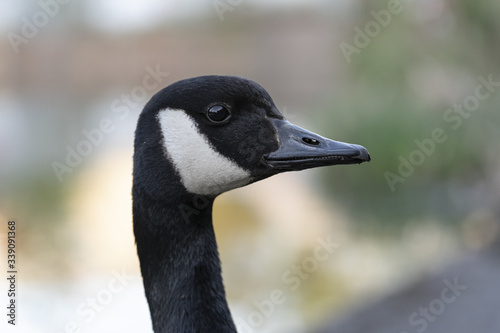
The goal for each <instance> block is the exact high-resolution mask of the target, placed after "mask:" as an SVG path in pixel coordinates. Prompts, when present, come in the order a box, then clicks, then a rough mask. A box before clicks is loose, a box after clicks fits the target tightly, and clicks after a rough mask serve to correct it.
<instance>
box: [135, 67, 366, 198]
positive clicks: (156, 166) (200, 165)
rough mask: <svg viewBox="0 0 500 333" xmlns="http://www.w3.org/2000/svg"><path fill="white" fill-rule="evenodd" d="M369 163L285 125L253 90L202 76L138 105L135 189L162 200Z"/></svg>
mask: <svg viewBox="0 0 500 333" xmlns="http://www.w3.org/2000/svg"><path fill="white" fill-rule="evenodd" d="M369 160H370V155H369V154H368V151H367V150H366V149H365V148H364V147H362V146H359V145H355V144H348V143H343V142H339V141H334V140H331V139H327V138H325V137H322V136H320V135H318V134H315V133H313V132H310V131H308V130H305V129H303V128H301V127H299V126H296V125H294V124H292V123H290V122H289V121H287V120H286V119H285V117H284V116H283V115H282V114H281V113H280V112H279V110H278V108H277V107H276V106H275V104H274V102H273V100H272V98H271V96H270V95H269V94H268V93H267V92H266V91H265V90H264V88H262V87H261V86H260V85H259V84H257V83H255V82H253V81H251V80H248V79H245V78H241V77H234V76H215V75H214V76H201V77H195V78H190V79H185V80H182V81H178V82H176V83H174V84H172V85H170V86H168V87H166V88H164V89H163V90H161V91H159V92H158V93H157V94H156V95H155V96H153V98H152V99H151V100H150V101H149V102H148V103H147V105H146V106H145V108H144V111H143V112H142V114H141V116H140V118H139V122H138V126H137V130H136V141H135V156H134V186H138V187H144V186H142V185H141V184H147V185H148V186H147V187H144V188H143V189H144V190H145V191H146V192H148V193H149V194H150V195H151V196H152V197H155V198H164V199H166V200H169V199H170V200H172V199H174V198H173V196H175V197H176V198H181V197H183V196H185V195H203V196H207V197H215V196H217V195H218V194H220V193H222V192H225V191H228V190H231V189H234V188H237V187H241V186H244V185H247V184H250V183H252V182H255V181H258V180H261V179H264V178H267V177H269V176H272V175H275V174H278V173H282V172H286V171H295V170H303V169H308V168H314V167H320V166H329V165H336V164H353V163H362V162H367V161H369ZM144 171H147V172H144ZM166 189H169V190H168V191H167V190H166Z"/></svg>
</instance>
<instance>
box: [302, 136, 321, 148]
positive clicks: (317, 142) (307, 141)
mask: <svg viewBox="0 0 500 333" xmlns="http://www.w3.org/2000/svg"><path fill="white" fill-rule="evenodd" d="M302 141H304V142H305V143H307V144H310V145H314V146H317V145H319V141H318V140H316V139H311V138H307V137H305V138H302Z"/></svg>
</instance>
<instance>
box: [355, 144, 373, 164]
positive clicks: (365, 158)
mask: <svg viewBox="0 0 500 333" xmlns="http://www.w3.org/2000/svg"><path fill="white" fill-rule="evenodd" d="M352 146H353V147H355V148H356V149H357V150H358V152H359V154H358V156H357V158H358V159H359V160H360V162H359V164H361V163H363V162H370V161H371V159H372V158H371V157H370V153H369V152H368V150H367V149H366V148H365V147H363V146H360V145H354V144H353V145H352Z"/></svg>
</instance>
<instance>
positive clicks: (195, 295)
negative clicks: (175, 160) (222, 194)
mask: <svg viewBox="0 0 500 333" xmlns="http://www.w3.org/2000/svg"><path fill="white" fill-rule="evenodd" d="M133 198H134V203H133V214H134V233H135V237H136V242H137V251H138V254H139V259H140V264H141V271H142V276H143V280H144V287H145V290H146V297H147V300H148V303H149V308H150V311H151V319H152V321H153V329H154V332H155V333H160V332H161V333H164V332H175V333H182V332H186V333H187V332H189V333H194V332H199V333H201V332H218V333H224V332H233V333H234V332H236V329H235V326H234V323H233V321H232V318H231V314H230V312H229V308H228V305H227V302H226V296H225V292H224V286H223V283H222V276H221V267H220V260H219V254H218V251H217V243H216V240H215V234H214V229H213V225H212V205H213V199H207V198H200V200H201V201H200V202H198V203H197V202H196V201H194V200H195V199H196V198H189V197H186V198H185V199H187V200H183V201H178V202H176V203H172V202H170V203H166V202H164V201H163V202H162V201H159V200H157V199H152V198H151V197H149V196H148V195H147V194H145V192H143V191H141V190H140V189H137V188H136V187H134V189H133Z"/></svg>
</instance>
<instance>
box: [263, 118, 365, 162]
mask: <svg viewBox="0 0 500 333" xmlns="http://www.w3.org/2000/svg"><path fill="white" fill-rule="evenodd" d="M271 121H272V123H273V125H274V126H275V127H276V132H277V136H278V141H279V145H280V146H279V148H278V149H277V150H275V151H273V152H272V153H269V154H266V155H264V157H263V162H264V164H266V165H268V166H269V167H271V168H273V169H276V170H283V171H294V170H303V169H309V168H315V167H320V166H328V165H336V164H355V163H363V162H369V161H370V154H369V153H368V150H366V148H365V147H362V146H360V145H354V144H349V143H344V142H339V141H334V140H330V139H327V138H324V137H322V136H320V135H318V134H315V133H312V132H310V131H307V130H305V129H303V128H300V127H299V126H296V125H294V124H292V123H290V122H289V121H287V120H282V119H272V120H271Z"/></svg>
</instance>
